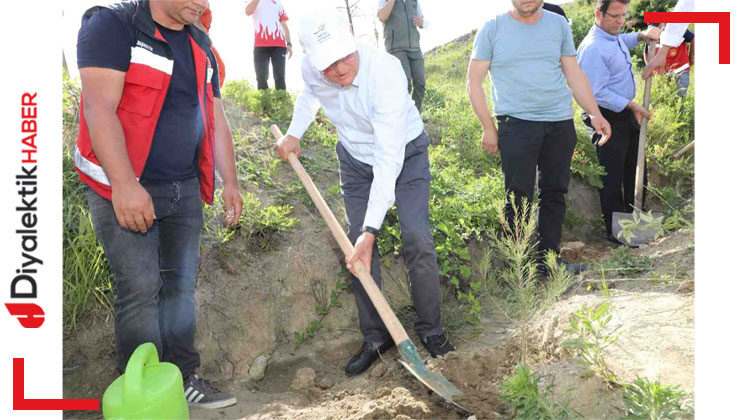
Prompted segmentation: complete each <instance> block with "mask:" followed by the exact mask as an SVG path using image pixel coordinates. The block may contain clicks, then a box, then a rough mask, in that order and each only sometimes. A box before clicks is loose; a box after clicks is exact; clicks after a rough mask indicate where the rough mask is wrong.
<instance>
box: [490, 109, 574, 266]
mask: <svg viewBox="0 0 740 420" xmlns="http://www.w3.org/2000/svg"><path fill="white" fill-rule="evenodd" d="M497 120H498V135H499V140H498V141H499V143H498V144H499V151H500V153H501V167H502V169H503V172H504V186H505V187H506V194H507V196H508V195H509V194H510V193H512V192H513V193H514V196H515V204H517V203H521V202H522V200H523V199H524V198H526V199H527V200H529V201H530V202H531V201H532V199H533V198H534V184H535V179H536V178H537V171H538V170H539V173H540V175H539V185H538V187H539V200H540V210H539V220H538V234H539V251H540V253H541V255H542V254H544V252H547V251H549V250H553V251H555V252H559V250H560V235H561V232H562V225H563V218H564V217H565V194H566V193H567V192H568V183H569V182H570V160H571V158H572V157H573V150H574V149H575V146H576V140H577V137H576V129H575V126H574V125H573V120H565V121H553V122H549V121H527V120H521V119H519V118H514V117H510V116H506V115H502V116H498V117H497ZM517 205H519V204H517ZM505 212H506V219H507V221H508V222H509V224H510V225H511V226H513V224H514V207H513V206H512V204H511V203H510V202H509V200H508V199H507V201H506V209H505Z"/></svg>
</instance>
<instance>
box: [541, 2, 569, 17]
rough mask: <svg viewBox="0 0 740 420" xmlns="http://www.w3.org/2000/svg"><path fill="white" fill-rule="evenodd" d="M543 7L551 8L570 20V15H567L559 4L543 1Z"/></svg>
mask: <svg viewBox="0 0 740 420" xmlns="http://www.w3.org/2000/svg"><path fill="white" fill-rule="evenodd" d="M542 8H543V9H545V10H549V11H550V12H553V13H557V14H559V15H560V16H562V17H564V18H565V20H568V16H566V15H565V10H563V8H562V7H560V6H558V5H557V4H552V3H543V4H542Z"/></svg>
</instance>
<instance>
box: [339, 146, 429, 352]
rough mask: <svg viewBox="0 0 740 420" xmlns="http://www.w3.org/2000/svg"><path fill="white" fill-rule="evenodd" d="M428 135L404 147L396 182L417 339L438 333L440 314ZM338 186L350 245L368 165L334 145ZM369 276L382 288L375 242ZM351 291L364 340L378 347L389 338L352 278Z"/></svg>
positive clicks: (366, 189)
mask: <svg viewBox="0 0 740 420" xmlns="http://www.w3.org/2000/svg"><path fill="white" fill-rule="evenodd" d="M428 147H429V136H428V135H427V133H426V132H422V133H421V135H419V137H417V138H416V139H414V140H413V141H411V142H410V143H409V144H407V145H406V157H405V160H404V163H403V169H402V170H401V174H400V175H399V176H398V179H397V180H396V209H397V212H398V220H399V223H400V226H401V240H402V241H403V257H404V259H405V261H406V269H407V270H408V274H409V280H410V282H411V299H412V300H413V302H414V307H416V312H417V313H418V315H419V319H418V321H417V322H416V325H415V329H416V332H417V333H418V334H419V336H421V337H429V336H432V335H439V334H441V333H442V325H441V315H440V289H439V270H438V268H437V253H436V251H435V250H434V242H433V241H432V231H431V228H430V227H429V184H430V182H431V176H430V174H429V152H428ZM337 157H338V159H339V171H340V175H339V176H340V183H341V186H342V196H343V197H344V207H345V211H346V215H347V221H348V223H349V233H348V236H349V239H350V241H352V243H355V241H356V240H357V238H358V237H359V236H360V230H361V229H362V227H363V226H362V223H363V222H364V220H365V212H366V210H367V202H368V198H369V196H370V185H371V184H372V182H373V167H372V166H370V165H368V164H365V163H362V162H360V161H359V160H357V159H355V158H353V157H352V156H351V155H350V154H349V152H347V150H346V149H345V148H344V146H342V143H338V144H337ZM370 273H371V274H372V276H373V279H374V280H375V282H376V283H377V284H378V287H381V279H380V255H379V253H378V246H377V241H376V243H375V245H374V246H373V259H372V262H371V268H370ZM352 289H353V291H354V295H355V300H356V301H357V310H358V312H359V317H360V329H361V330H362V334H363V335H364V337H365V341H367V342H371V343H381V342H384V341H385V340H387V339H389V338H390V335H389V334H388V331H387V330H386V328H385V325H384V324H383V321H382V320H381V319H380V315H379V314H378V312H377V311H376V310H375V307H374V306H373V304H372V302H371V301H370V298H369V297H368V295H367V293H366V292H365V289H364V288H363V287H362V284H361V283H360V280H359V279H357V278H356V277H354V276H352Z"/></svg>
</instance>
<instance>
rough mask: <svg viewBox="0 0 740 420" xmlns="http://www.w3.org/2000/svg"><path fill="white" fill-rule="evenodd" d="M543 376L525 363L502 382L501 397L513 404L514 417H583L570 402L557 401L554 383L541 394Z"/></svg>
mask: <svg viewBox="0 0 740 420" xmlns="http://www.w3.org/2000/svg"><path fill="white" fill-rule="evenodd" d="M540 381H542V377H541V376H539V375H536V374H533V373H532V372H531V371H530V370H529V368H528V367H527V366H525V365H518V366H517V367H516V369H515V370H514V374H512V375H511V376H509V377H508V378H506V379H504V381H503V383H502V384H501V387H500V390H501V397H502V399H503V400H504V401H505V402H507V403H509V405H511V408H512V410H513V412H514V413H513V414H514V418H516V419H527V420H529V419H538V420H560V419H562V420H568V419H573V418H582V417H583V416H582V415H581V414H580V413H578V412H577V411H575V410H573V409H571V408H569V407H568V403H567V402H566V403H559V402H556V401H555V400H554V398H553V384H552V383H550V384H548V385H546V386H545V387H544V394H540Z"/></svg>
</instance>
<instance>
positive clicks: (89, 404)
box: [13, 358, 100, 410]
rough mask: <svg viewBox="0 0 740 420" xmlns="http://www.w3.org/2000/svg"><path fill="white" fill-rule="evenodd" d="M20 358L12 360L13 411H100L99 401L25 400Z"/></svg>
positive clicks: (21, 360)
mask: <svg viewBox="0 0 740 420" xmlns="http://www.w3.org/2000/svg"><path fill="white" fill-rule="evenodd" d="M23 360H24V359H22V358H13V410H100V400H92V399H91V400H50V399H43V400H42V399H37V400H31V399H28V400H27V399H26V398H25V397H24V396H23V386H24V372H23Z"/></svg>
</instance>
